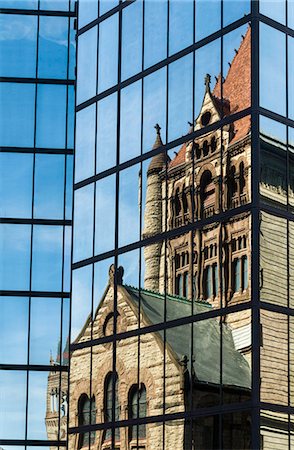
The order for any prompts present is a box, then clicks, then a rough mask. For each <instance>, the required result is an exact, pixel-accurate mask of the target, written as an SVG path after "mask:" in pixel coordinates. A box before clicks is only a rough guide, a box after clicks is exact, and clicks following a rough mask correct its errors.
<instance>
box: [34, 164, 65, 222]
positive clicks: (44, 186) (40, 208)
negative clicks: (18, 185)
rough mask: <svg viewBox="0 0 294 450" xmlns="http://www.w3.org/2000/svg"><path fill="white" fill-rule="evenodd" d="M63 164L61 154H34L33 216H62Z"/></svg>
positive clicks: (56, 217) (55, 217) (59, 217)
mask: <svg viewBox="0 0 294 450" xmlns="http://www.w3.org/2000/svg"><path fill="white" fill-rule="evenodd" d="M64 164H65V156H63V155H36V160H35V193H34V217H36V218H38V219H62V218H63V203H64V202H63V199H64Z"/></svg>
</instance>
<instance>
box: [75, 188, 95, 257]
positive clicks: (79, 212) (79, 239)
mask: <svg viewBox="0 0 294 450" xmlns="http://www.w3.org/2000/svg"><path fill="white" fill-rule="evenodd" d="M93 226H94V184H90V185H88V186H85V187H83V188H81V189H78V190H77V191H75V211H74V243H73V259H74V261H78V260H81V259H85V258H89V257H90V256H92V255H93Z"/></svg>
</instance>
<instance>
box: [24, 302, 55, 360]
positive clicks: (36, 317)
mask: <svg viewBox="0 0 294 450" xmlns="http://www.w3.org/2000/svg"><path fill="white" fill-rule="evenodd" d="M30 313H31V318H30V364H51V357H52V358H53V360H54V361H55V362H56V361H57V362H60V348H59V346H60V326H61V300H60V299H59V298H32V299H31V309H30ZM50 355H51V357H50Z"/></svg>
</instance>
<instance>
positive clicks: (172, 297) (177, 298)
mask: <svg viewBox="0 0 294 450" xmlns="http://www.w3.org/2000/svg"><path fill="white" fill-rule="evenodd" d="M123 286H125V287H126V288H130V289H134V290H135V291H140V292H145V293H148V294H151V295H153V296H155V297H159V298H162V299H164V294H161V293H160V292H155V291H152V290H150V289H145V288H138V287H135V286H131V285H129V284H124V285H123ZM166 297H167V298H169V299H170V300H173V301H176V302H180V303H186V304H188V305H189V304H191V303H192V301H191V300H188V299H187V298H185V297H181V296H180V295H171V294H166ZM194 303H198V304H200V305H203V306H209V307H211V304H210V303H209V302H207V301H206V300H199V299H197V300H194Z"/></svg>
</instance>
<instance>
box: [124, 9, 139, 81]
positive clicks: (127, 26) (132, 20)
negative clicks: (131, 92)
mask: <svg viewBox="0 0 294 450" xmlns="http://www.w3.org/2000/svg"><path fill="white" fill-rule="evenodd" d="M142 4H143V3H142V2H140V1H139V2H135V3H134V4H133V5H130V6H129V7H128V8H125V9H124V10H123V13H122V68H121V71H122V72H121V78H122V80H125V79H126V78H129V77H130V76H132V75H134V74H135V73H137V72H140V71H141V69H142Z"/></svg>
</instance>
